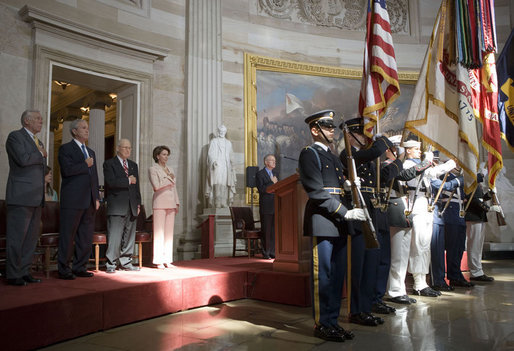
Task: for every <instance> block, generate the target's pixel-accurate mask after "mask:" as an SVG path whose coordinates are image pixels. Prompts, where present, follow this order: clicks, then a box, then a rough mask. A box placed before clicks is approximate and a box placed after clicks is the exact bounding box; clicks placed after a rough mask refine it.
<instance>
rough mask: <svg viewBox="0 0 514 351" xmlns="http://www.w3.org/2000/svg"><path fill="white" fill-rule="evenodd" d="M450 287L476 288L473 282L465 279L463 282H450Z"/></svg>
mask: <svg viewBox="0 0 514 351" xmlns="http://www.w3.org/2000/svg"><path fill="white" fill-rule="evenodd" d="M450 286H459V287H462V288H472V287H474V286H475V284H473V283H472V282H468V281H467V280H465V279H462V280H450Z"/></svg>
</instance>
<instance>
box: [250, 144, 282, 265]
mask: <svg viewBox="0 0 514 351" xmlns="http://www.w3.org/2000/svg"><path fill="white" fill-rule="evenodd" d="M275 163H276V160H275V156H273V155H271V154H268V155H266V156H264V168H263V169H261V170H260V171H259V172H257V174H256V175H255V182H256V183H257V190H258V191H259V215H260V218H261V228H262V233H263V237H262V238H261V240H262V241H263V245H262V246H263V247H262V256H263V257H264V258H266V259H270V258H275V195H274V194H270V193H268V192H267V191H266V188H267V187H268V186H270V185H273V184H275V183H276V182H278V172H277V171H276V170H275Z"/></svg>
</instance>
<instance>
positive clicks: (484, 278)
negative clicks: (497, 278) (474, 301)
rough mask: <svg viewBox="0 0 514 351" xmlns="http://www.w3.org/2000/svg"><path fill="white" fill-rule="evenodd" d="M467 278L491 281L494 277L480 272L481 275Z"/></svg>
mask: <svg viewBox="0 0 514 351" xmlns="http://www.w3.org/2000/svg"><path fill="white" fill-rule="evenodd" d="M469 280H474V281H477V282H492V281H493V280H494V278H493V277H490V276H488V275H485V274H482V275H481V276H478V277H470V278H469Z"/></svg>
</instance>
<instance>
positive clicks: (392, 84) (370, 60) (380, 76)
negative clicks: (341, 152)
mask: <svg viewBox="0 0 514 351" xmlns="http://www.w3.org/2000/svg"><path fill="white" fill-rule="evenodd" d="M398 96H400V85H399V83H398V70H397V68H396V57H395V54H394V46H393V37H392V36H391V26H390V24H389V14H388V13H387V8H386V3H385V0H369V1H368V18H367V31H366V46H365V49H364V65H363V72H362V84H361V91H360V96H359V114H360V115H361V116H363V117H365V118H366V119H367V121H366V126H365V132H366V134H368V135H371V130H372V129H373V127H374V126H375V124H376V123H377V122H378V120H379V119H380V118H381V117H382V116H383V115H384V112H385V110H386V108H387V106H388V105H389V104H391V103H392V102H393V101H394V100H395V99H396V98H397V97H398Z"/></svg>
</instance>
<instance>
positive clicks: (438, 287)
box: [432, 284, 455, 291]
mask: <svg viewBox="0 0 514 351" xmlns="http://www.w3.org/2000/svg"><path fill="white" fill-rule="evenodd" d="M432 289H434V290H436V291H453V290H455V288H454V287H453V286H449V285H448V284H442V285H432Z"/></svg>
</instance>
